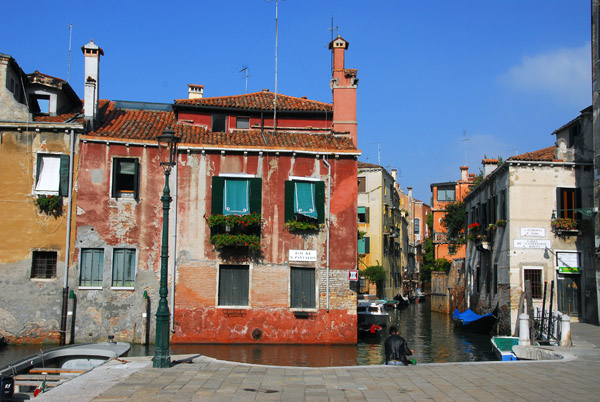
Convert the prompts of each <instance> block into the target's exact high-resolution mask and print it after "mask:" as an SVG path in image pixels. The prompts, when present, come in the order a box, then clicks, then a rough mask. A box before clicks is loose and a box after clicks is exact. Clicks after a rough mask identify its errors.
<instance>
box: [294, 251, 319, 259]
mask: <svg viewBox="0 0 600 402" xmlns="http://www.w3.org/2000/svg"><path fill="white" fill-rule="evenodd" d="M288 258H289V260H290V261H317V250H289V252H288Z"/></svg>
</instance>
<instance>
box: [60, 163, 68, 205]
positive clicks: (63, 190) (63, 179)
mask: <svg viewBox="0 0 600 402" xmlns="http://www.w3.org/2000/svg"><path fill="white" fill-rule="evenodd" d="M58 194H59V195H60V196H61V197H68V196H69V155H61V156H60V184H59V185H58Z"/></svg>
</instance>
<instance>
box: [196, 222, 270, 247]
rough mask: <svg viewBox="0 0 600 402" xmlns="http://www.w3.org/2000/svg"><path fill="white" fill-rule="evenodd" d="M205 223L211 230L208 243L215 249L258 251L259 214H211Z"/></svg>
mask: <svg viewBox="0 0 600 402" xmlns="http://www.w3.org/2000/svg"><path fill="white" fill-rule="evenodd" d="M207 222H208V226H209V227H210V229H211V237H210V242H211V244H214V245H215V247H216V248H217V249H223V248H226V247H237V248H243V247H248V248H249V249H250V250H253V251H257V250H260V232H261V224H262V217H261V214H259V213H252V214H247V215H221V214H213V215H210V216H209V217H208V218H207Z"/></svg>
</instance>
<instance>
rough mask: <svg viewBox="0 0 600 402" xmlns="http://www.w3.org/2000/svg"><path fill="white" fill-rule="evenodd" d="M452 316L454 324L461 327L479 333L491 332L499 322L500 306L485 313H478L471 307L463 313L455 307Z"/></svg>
mask: <svg viewBox="0 0 600 402" xmlns="http://www.w3.org/2000/svg"><path fill="white" fill-rule="evenodd" d="M452 318H453V320H454V325H455V326H456V327H457V328H459V329H462V330H465V331H469V332H475V333H478V334H489V333H491V332H492V330H493V329H494V327H495V326H496V323H497V322H498V307H496V308H495V309H494V311H492V312H491V313H487V314H483V315H480V314H477V313H475V312H474V311H473V310H471V309H467V310H465V311H464V312H462V313H461V312H460V311H459V310H458V309H455V310H454V314H453V315H452Z"/></svg>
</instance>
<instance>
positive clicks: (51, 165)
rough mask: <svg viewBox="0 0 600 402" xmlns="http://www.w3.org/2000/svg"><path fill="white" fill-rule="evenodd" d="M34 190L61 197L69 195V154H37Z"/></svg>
mask: <svg viewBox="0 0 600 402" xmlns="http://www.w3.org/2000/svg"><path fill="white" fill-rule="evenodd" d="M35 191H36V193H39V194H48V195H60V196H62V197H66V196H68V195H69V155H50V154H38V155H37V174H36V181H35Z"/></svg>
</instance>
